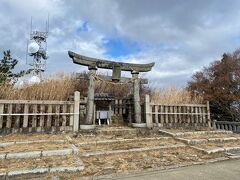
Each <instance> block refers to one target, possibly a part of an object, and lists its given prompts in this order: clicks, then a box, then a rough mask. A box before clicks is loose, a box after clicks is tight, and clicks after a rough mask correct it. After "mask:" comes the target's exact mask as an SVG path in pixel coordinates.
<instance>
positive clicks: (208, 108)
mask: <svg viewBox="0 0 240 180" xmlns="http://www.w3.org/2000/svg"><path fill="white" fill-rule="evenodd" d="M207 121H208V127H211V116H210V105H209V101H207Z"/></svg>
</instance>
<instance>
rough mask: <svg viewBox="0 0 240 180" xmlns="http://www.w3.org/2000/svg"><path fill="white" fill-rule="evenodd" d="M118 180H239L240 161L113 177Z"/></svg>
mask: <svg viewBox="0 0 240 180" xmlns="http://www.w3.org/2000/svg"><path fill="white" fill-rule="evenodd" d="M112 179H119V180H126V179H127V180H159V179H160V180H215V179H216V180H239V179H240V160H227V161H222V162H217V163H209V164H204V165H193V166H188V167H183V168H178V169H172V170H165V171H155V172H150V173H139V174H133V175H128V176H121V177H118V176H117V177H114V178H112Z"/></svg>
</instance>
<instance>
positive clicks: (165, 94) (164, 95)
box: [151, 87, 203, 104]
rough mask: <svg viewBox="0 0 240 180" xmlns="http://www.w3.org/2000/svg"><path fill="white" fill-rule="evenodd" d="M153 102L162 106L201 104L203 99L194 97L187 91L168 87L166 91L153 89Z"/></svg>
mask: <svg viewBox="0 0 240 180" xmlns="http://www.w3.org/2000/svg"><path fill="white" fill-rule="evenodd" d="M151 101H152V102H155V103H161V104H199V103H202V102H203V99H202V97H198V96H194V97H193V96H192V95H191V93H190V92H189V91H187V90H186V89H178V88H175V87H168V88H165V89H153V90H152V91H151Z"/></svg>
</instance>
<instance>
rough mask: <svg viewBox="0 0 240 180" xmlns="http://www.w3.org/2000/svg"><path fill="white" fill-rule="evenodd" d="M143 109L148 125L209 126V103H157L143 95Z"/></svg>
mask: <svg viewBox="0 0 240 180" xmlns="http://www.w3.org/2000/svg"><path fill="white" fill-rule="evenodd" d="M144 111H145V119H146V123H147V126H148V127H153V126H166V127H178V126H209V127H210V126H211V124H210V109H209V103H207V104H175V105H174V104H157V103H152V102H150V99H149V95H145V109H144Z"/></svg>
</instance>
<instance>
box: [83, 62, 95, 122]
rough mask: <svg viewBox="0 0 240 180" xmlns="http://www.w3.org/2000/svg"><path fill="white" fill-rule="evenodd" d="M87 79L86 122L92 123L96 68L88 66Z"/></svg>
mask: <svg viewBox="0 0 240 180" xmlns="http://www.w3.org/2000/svg"><path fill="white" fill-rule="evenodd" d="M88 70H89V81H88V98H87V116H86V122H85V123H86V124H93V121H94V119H93V117H94V91H95V78H94V76H95V75H96V70H97V68H96V67H95V66H89V67H88Z"/></svg>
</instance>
